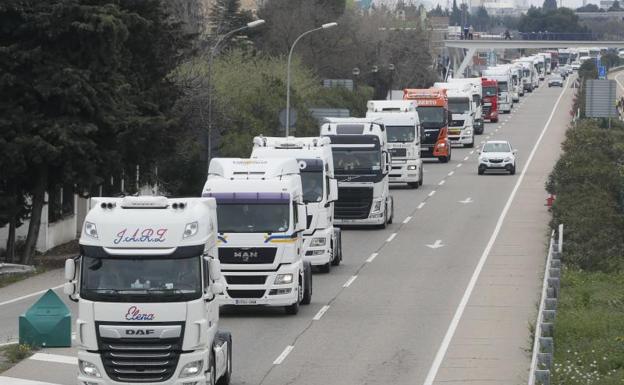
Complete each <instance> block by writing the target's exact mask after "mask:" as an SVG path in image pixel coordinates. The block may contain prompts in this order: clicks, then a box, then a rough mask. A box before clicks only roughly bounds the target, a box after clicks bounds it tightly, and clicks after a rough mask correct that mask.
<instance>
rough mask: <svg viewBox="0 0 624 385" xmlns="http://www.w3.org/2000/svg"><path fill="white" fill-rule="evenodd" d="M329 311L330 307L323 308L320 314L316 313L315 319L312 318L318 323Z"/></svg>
mask: <svg viewBox="0 0 624 385" xmlns="http://www.w3.org/2000/svg"><path fill="white" fill-rule="evenodd" d="M327 310H329V305H325V306H323V307H322V308H321V310H319V311H318V313H316V315H315V316H314V318H312V319H313V320H314V321H318V320H320V319H321V317H323V315H324V314H325V312H327Z"/></svg>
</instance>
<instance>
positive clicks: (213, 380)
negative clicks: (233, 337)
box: [208, 349, 217, 385]
mask: <svg viewBox="0 0 624 385" xmlns="http://www.w3.org/2000/svg"><path fill="white" fill-rule="evenodd" d="M208 365H209V366H210V377H209V378H208V385H216V384H217V366H216V365H215V358H214V352H213V351H212V349H210V358H209V359H208Z"/></svg>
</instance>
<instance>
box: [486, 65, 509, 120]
mask: <svg viewBox="0 0 624 385" xmlns="http://www.w3.org/2000/svg"><path fill="white" fill-rule="evenodd" d="M482 75H483V77H486V78H488V79H493V80H496V82H497V84H498V110H499V111H502V112H504V113H509V112H511V108H512V107H513V99H512V89H511V87H512V80H511V70H510V69H509V68H508V67H488V68H487V69H485V70H483V73H482Z"/></svg>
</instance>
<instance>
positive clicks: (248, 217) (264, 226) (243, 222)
mask: <svg viewBox="0 0 624 385" xmlns="http://www.w3.org/2000/svg"><path fill="white" fill-rule="evenodd" d="M217 221H218V223H219V225H218V226H219V232H220V233H283V232H285V231H286V230H288V226H289V224H290V209H289V205H288V203H260V202H258V203H219V204H218V205H217Z"/></svg>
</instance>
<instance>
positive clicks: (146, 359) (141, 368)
mask: <svg viewBox="0 0 624 385" xmlns="http://www.w3.org/2000/svg"><path fill="white" fill-rule="evenodd" d="M183 335H184V333H182V334H181V335H180V337H176V338H166V339H164V338H163V339H161V338H103V337H101V336H99V335H98V340H99V341H98V343H99V348H100V354H101V357H102V363H103V364H104V370H106V374H108V376H109V377H110V378H111V379H112V380H113V381H118V382H133V383H142V382H162V381H166V380H168V379H169V378H171V376H172V375H173V374H174V373H175V370H176V367H177V365H178V359H179V358H180V353H181V351H182V336H183Z"/></svg>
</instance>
